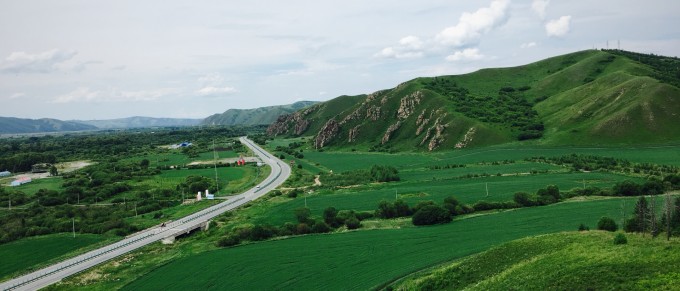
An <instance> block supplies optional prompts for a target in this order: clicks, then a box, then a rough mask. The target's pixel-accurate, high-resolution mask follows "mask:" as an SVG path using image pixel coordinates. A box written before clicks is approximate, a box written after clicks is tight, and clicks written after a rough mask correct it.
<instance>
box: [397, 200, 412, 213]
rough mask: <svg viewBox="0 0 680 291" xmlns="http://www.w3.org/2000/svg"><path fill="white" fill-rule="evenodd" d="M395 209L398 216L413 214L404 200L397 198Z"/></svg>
mask: <svg viewBox="0 0 680 291" xmlns="http://www.w3.org/2000/svg"><path fill="white" fill-rule="evenodd" d="M394 211H395V215H396V217H404V216H409V215H411V208H410V207H409V206H408V204H406V202H404V200H401V199H399V200H397V201H395V202H394Z"/></svg>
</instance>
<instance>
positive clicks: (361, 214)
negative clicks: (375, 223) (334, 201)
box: [356, 211, 374, 221]
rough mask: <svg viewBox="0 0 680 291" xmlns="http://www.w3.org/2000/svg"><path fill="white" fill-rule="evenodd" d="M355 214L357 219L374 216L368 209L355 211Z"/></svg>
mask: <svg viewBox="0 0 680 291" xmlns="http://www.w3.org/2000/svg"><path fill="white" fill-rule="evenodd" d="M356 216H357V219H358V220H359V221H362V220H366V219H369V218H373V217H374V215H373V213H371V212H370V211H362V212H357V213H356Z"/></svg>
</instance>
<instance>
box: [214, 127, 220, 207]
mask: <svg viewBox="0 0 680 291" xmlns="http://www.w3.org/2000/svg"><path fill="white" fill-rule="evenodd" d="M213 165H215V187H217V192H216V193H215V194H217V193H220V183H218V182H217V151H215V140H214V139H213Z"/></svg>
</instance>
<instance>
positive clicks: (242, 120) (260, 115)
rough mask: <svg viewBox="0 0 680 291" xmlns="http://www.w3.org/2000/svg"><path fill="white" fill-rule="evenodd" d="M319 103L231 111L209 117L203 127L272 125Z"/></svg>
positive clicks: (302, 102) (309, 102) (203, 122)
mask: <svg viewBox="0 0 680 291" xmlns="http://www.w3.org/2000/svg"><path fill="white" fill-rule="evenodd" d="M316 103H318V102H316V101H298V102H295V103H293V104H287V105H277V106H267V107H259V108H254V109H229V110H227V111H225V112H224V113H219V114H214V115H211V116H208V117H207V118H206V119H204V120H203V121H202V122H201V125H261V124H270V123H272V122H274V121H276V118H277V117H278V116H280V115H283V114H290V113H293V112H295V111H298V110H300V109H303V108H306V107H309V106H311V105H314V104H316Z"/></svg>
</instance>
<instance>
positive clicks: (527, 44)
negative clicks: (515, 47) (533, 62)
mask: <svg viewBox="0 0 680 291" xmlns="http://www.w3.org/2000/svg"><path fill="white" fill-rule="evenodd" d="M536 45H537V44H536V43H535V42H533V41H532V42H525V43H523V44H521V45H520V46H519V47H520V48H523V49H524V48H532V47H535V46H536Z"/></svg>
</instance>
